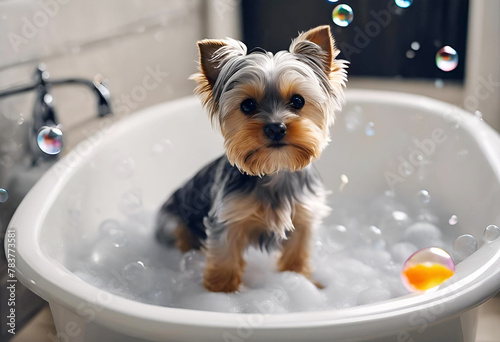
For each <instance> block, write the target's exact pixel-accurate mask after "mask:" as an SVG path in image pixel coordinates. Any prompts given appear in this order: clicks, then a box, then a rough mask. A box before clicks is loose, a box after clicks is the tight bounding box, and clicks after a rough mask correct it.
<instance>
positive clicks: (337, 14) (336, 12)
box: [332, 4, 354, 27]
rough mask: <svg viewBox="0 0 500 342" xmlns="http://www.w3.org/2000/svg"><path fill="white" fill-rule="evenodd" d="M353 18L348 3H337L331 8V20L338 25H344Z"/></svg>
mask: <svg viewBox="0 0 500 342" xmlns="http://www.w3.org/2000/svg"><path fill="white" fill-rule="evenodd" d="M353 18H354V14H353V11H352V8H351V6H349V5H345V4H342V5H338V6H336V7H335V8H334V9H333V12H332V19H333V22H334V23H335V24H336V25H338V26H340V27H346V26H347V25H349V24H350V23H351V22H352V19H353Z"/></svg>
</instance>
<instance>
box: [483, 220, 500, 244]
mask: <svg viewBox="0 0 500 342" xmlns="http://www.w3.org/2000/svg"><path fill="white" fill-rule="evenodd" d="M499 236H500V228H498V226H495V225H494V224H491V225H489V226H488V227H486V229H485V230H484V232H483V241H484V242H491V241H493V240H496V239H498V237H499Z"/></svg>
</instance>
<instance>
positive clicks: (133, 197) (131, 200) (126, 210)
mask: <svg viewBox="0 0 500 342" xmlns="http://www.w3.org/2000/svg"><path fill="white" fill-rule="evenodd" d="M141 197H142V193H141V191H140V190H138V189H134V190H131V191H129V192H126V193H124V194H123V195H122V196H121V197H120V200H119V201H118V208H119V209H120V211H121V212H122V213H123V214H125V215H132V214H135V213H137V211H139V209H141V207H142V198H141Z"/></svg>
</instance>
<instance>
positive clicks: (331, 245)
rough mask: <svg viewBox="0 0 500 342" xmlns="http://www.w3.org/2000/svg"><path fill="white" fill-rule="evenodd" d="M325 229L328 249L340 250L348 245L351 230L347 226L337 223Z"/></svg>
mask: <svg viewBox="0 0 500 342" xmlns="http://www.w3.org/2000/svg"><path fill="white" fill-rule="evenodd" d="M324 230H325V233H326V239H325V241H324V242H325V248H326V249H327V250H328V251H330V250H331V251H339V250H342V249H344V248H345V247H346V246H347V243H348V242H349V232H348V231H347V228H346V227H345V226H343V225H340V224H336V225H333V226H329V227H326V228H325V229H324Z"/></svg>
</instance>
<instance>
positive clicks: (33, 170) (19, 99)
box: [0, 0, 500, 341]
mask: <svg viewBox="0 0 500 342" xmlns="http://www.w3.org/2000/svg"><path fill="white" fill-rule="evenodd" d="M339 5H342V7H340V8H337V7H338V6H339ZM345 5H347V7H346V6H345ZM335 9H337V10H335ZM499 19H500V1H498V0H413V1H412V0H344V1H334V0H330V1H328V0H207V1H203V0H106V1H100V0H17V1H14V0H0V236H1V237H2V239H1V241H0V242H1V243H2V246H3V234H4V231H5V229H6V227H7V224H8V222H9V220H10V218H11V216H12V214H13V213H14V211H15V209H16V207H17V206H18V204H19V203H20V201H21V200H22V198H23V197H24V195H25V194H26V192H27V191H28V190H29V189H30V188H31V186H32V185H33V184H34V183H35V182H36V181H37V180H38V179H39V177H40V176H41V175H42V174H43V173H44V171H45V170H47V168H49V167H50V166H51V165H52V164H53V162H54V161H55V160H57V158H58V155H56V156H48V155H43V154H40V152H39V151H38V152H37V151H36V148H35V149H34V148H33V144H34V141H35V140H36V132H37V131H38V130H39V129H40V127H41V126H43V125H44V124H45V123H47V120H48V119H51V120H52V123H53V124H58V125H60V126H59V127H60V128H61V130H62V131H63V133H64V149H63V150H62V151H61V153H59V155H60V156H62V155H64V154H66V153H67V152H68V151H70V150H71V149H72V148H73V147H74V146H76V144H77V143H78V142H80V141H81V140H82V139H85V138H87V137H89V136H91V135H92V134H94V133H96V132H98V131H99V130H102V128H103V125H109V124H110V123H112V122H114V121H116V120H121V119H123V118H125V117H127V116H128V115H131V114H133V113H134V112H136V111H138V110H140V109H143V108H146V107H148V106H152V105H154V104H157V103H161V102H164V101H169V100H172V99H175V98H179V97H183V96H188V95H191V94H192V90H193V87H194V84H193V82H192V81H190V80H188V77H189V75H191V74H192V73H194V72H195V71H196V61H197V50H196V41H197V40H199V39H202V38H222V37H233V38H236V39H241V40H242V41H243V42H244V43H245V44H247V46H248V48H249V50H250V49H252V48H255V47H261V48H264V49H268V50H270V51H273V52H276V51H278V50H282V49H286V48H287V47H288V45H289V43H290V41H291V39H292V38H294V37H296V35H297V32H299V31H304V30H307V29H309V28H311V27H314V26H317V25H324V24H328V25H330V26H331V28H332V32H333V34H334V36H335V39H336V42H337V46H338V48H339V49H340V50H341V54H340V56H339V58H343V59H347V60H349V61H350V62H351V65H350V68H349V83H348V89H355V88H369V89H385V90H392V91H396V92H409V93H415V94H422V95H425V96H430V97H433V98H437V99H440V100H443V101H446V102H450V103H453V104H455V105H457V106H460V107H463V108H465V109H466V110H467V111H469V112H471V115H476V116H480V117H482V118H483V119H484V120H485V121H486V122H488V123H489V124H490V125H491V126H492V127H494V128H495V129H497V130H500V63H498V58H499V56H500V44H499V42H500V23H499V22H500V21H499ZM445 47H448V48H445ZM449 48H451V50H450V49H449ZM41 63H43V65H41ZM37 68H41V70H39V71H37ZM61 79H66V81H68V79H70V80H75V79H83V80H87V81H90V83H88V84H84V83H82V82H64V84H60V85H57V86H55V85H54V86H51V85H50V80H61ZM44 82H45V83H47V84H48V85H47V84H45V83H44ZM44 84H45V85H44ZM89 84H90V86H89ZM92 84H94V85H95V87H96V89H97V88H99V87H100V86H101V85H102V86H104V87H106V88H104V95H105V100H106V104H107V105H109V107H110V108H111V111H112V114H110V115H106V114H107V111H102V108H103V107H102V103H101V106H100V107H99V106H96V101H97V103H99V97H96V94H98V93H97V91H96V90H95V89H94V88H93V87H92ZM25 85H30V86H31V85H33V86H32V88H33V89H32V90H29V91H26V92H19V93H15V94H10V93H12V91H10V93H9V89H16V90H19V89H22V88H23V87H24V86H25ZM99 89H101V91H102V88H99ZM106 89H107V90H109V94H105V93H106V91H107V90H106ZM47 91H50V92H49V93H46V92H47ZM2 93H3V94H4V95H5V96H2V95H1V94H2ZM47 94H49V96H47ZM102 94H103V93H101V95H102ZM7 95H8V96H7ZM101 100H102V99H101ZM109 107H106V108H109ZM99 114H100V115H99ZM40 117H42V118H44V120H41V121H40ZM0 260H1V261H0V279H1V284H2V292H1V296H2V298H0V309H1V318H0V321H1V332H2V341H4V340H6V339H7V338H10V337H12V336H10V335H8V334H7V333H6V329H5V327H6V324H5V323H6V322H5V320H6V314H5V313H6V311H7V306H6V304H7V300H6V296H7V293H6V291H5V286H4V284H5V280H6V277H7V271H6V268H7V265H6V262H5V259H4V255H3V253H2V255H1V257H0ZM19 285H20V284H19ZM17 298H18V307H19V310H18V321H17V323H18V326H17V328H18V330H20V328H21V327H22V326H23V325H24V324H26V322H28V321H29V320H30V319H31V318H32V317H33V316H34V315H35V314H36V313H37V312H38V311H39V310H40V308H42V307H43V306H44V303H43V302H42V301H41V300H40V299H39V298H38V297H36V296H35V295H33V294H31V293H29V291H27V290H22V289H20V288H18V293H17ZM48 324H49V327H48V328H47V329H49V331H50V329H52V327H51V326H50V321H49V323H48ZM44 337H45V336H44ZM38 340H40V341H44V340H45V339H43V338H40V339H36V340H33V341H38ZM48 340H50V339H48ZM18 341H21V339H19V340H18ZM497 341H498V340H497Z"/></svg>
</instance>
